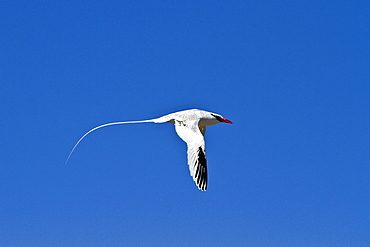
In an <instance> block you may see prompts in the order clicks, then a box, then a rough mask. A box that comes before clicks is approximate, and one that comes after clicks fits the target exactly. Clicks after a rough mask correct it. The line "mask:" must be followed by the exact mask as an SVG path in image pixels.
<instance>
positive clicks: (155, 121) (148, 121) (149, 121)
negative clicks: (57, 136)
mask: <svg viewBox="0 0 370 247" xmlns="http://www.w3.org/2000/svg"><path fill="white" fill-rule="evenodd" d="M161 122H162V121H160V120H159V119H158V118H156V119H149V120H141V121H127V122H114V123H107V124H102V125H99V126H97V127H95V128H93V129H91V130H89V131H88V132H86V133H85V134H84V135H83V136H82V137H81V138H80V139H79V140H78V142H77V143H76V144H75V145H74V147H73V148H72V151H71V152H70V153H69V155H68V158H67V160H66V162H65V163H64V165H67V163H68V160H69V158H70V157H71V155H72V153H73V151H75V149H76V147H77V145H78V144H79V143H80V142H81V141H82V139H84V138H85V137H86V136H87V135H88V134H90V133H91V132H93V131H95V130H97V129H100V128H103V127H106V126H111V125H116V124H127V123H161Z"/></svg>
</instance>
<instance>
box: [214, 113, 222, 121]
mask: <svg viewBox="0 0 370 247" xmlns="http://www.w3.org/2000/svg"><path fill="white" fill-rule="evenodd" d="M212 116H214V117H215V118H216V119H217V120H218V121H220V120H221V119H222V117H220V116H219V115H215V114H212Z"/></svg>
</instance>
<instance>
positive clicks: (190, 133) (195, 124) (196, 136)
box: [65, 109, 233, 191]
mask: <svg viewBox="0 0 370 247" xmlns="http://www.w3.org/2000/svg"><path fill="white" fill-rule="evenodd" d="M129 123H173V124H174V125H175V130H176V133H177V135H178V136H179V137H180V138H181V139H182V140H183V141H184V142H185V143H186V144H187V159H188V165H189V170H190V175H191V177H192V178H193V180H194V182H195V184H196V185H197V187H198V189H199V190H201V191H206V190H207V185H208V175H207V159H206V153H205V142H204V137H203V136H204V135H205V133H206V127H207V126H211V125H215V124H218V123H230V124H232V123H233V122H231V121H230V120H229V119H226V118H224V117H222V116H221V115H220V114H216V113H212V112H208V111H204V110H199V109H190V110H183V111H178V112H174V113H170V114H167V115H164V116H162V117H159V118H154V119H148V120H138V121H125V122H112V123H107V124H102V125H99V126H97V127H95V128H93V129H91V130H89V131H88V132H86V133H85V134H84V135H83V136H82V137H81V138H80V139H79V140H78V141H77V143H76V144H75V145H74V147H73V148H72V150H71V152H70V153H69V155H68V158H67V160H66V162H65V165H66V164H67V163H68V161H69V159H70V158H71V155H72V153H73V152H74V151H75V149H76V147H77V146H78V144H79V143H80V142H81V141H82V140H83V139H84V138H85V137H86V136H87V135H88V134H90V133H91V132H93V131H95V130H97V129H100V128H103V127H106V126H111V125H117V124H129Z"/></svg>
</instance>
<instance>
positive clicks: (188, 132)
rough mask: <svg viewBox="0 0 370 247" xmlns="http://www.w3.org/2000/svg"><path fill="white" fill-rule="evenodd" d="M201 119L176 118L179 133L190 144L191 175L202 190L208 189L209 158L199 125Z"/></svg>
mask: <svg viewBox="0 0 370 247" xmlns="http://www.w3.org/2000/svg"><path fill="white" fill-rule="evenodd" d="M198 122H199V120H190V121H188V120H185V121H179V120H175V128H176V132H177V134H178V135H179V136H180V138H181V139H183V140H184V141H185V142H186V144H187V146H188V165H189V170H190V175H191V176H192V177H193V180H194V182H195V183H196V185H197V186H198V188H199V189H200V190H206V189H207V160H206V153H205V144H204V139H203V135H202V133H201V131H200V129H199V127H198Z"/></svg>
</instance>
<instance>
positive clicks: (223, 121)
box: [211, 113, 233, 124]
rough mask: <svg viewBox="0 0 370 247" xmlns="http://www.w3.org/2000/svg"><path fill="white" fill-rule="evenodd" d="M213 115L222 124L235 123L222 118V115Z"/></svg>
mask: <svg viewBox="0 0 370 247" xmlns="http://www.w3.org/2000/svg"><path fill="white" fill-rule="evenodd" d="M211 115H212V116H213V117H214V118H215V119H216V120H217V121H218V122H220V123H230V124H232V123H233V122H231V121H230V120H229V119H227V118H224V117H222V116H221V115H218V114H214V113H211Z"/></svg>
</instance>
